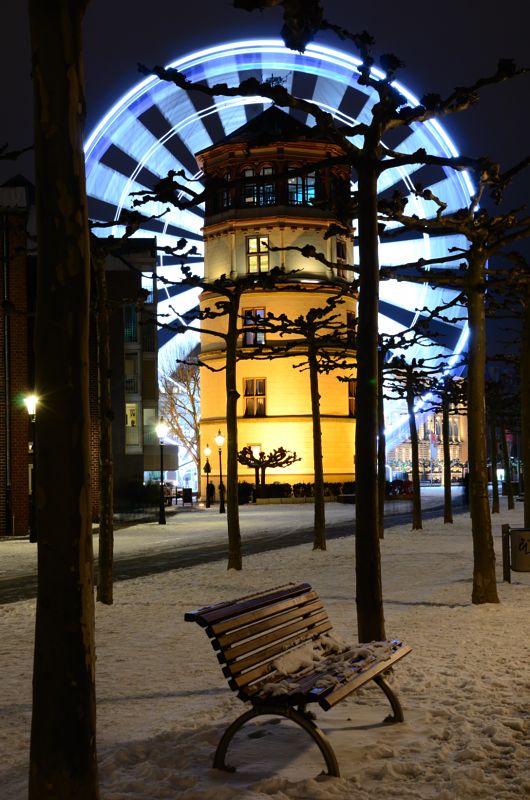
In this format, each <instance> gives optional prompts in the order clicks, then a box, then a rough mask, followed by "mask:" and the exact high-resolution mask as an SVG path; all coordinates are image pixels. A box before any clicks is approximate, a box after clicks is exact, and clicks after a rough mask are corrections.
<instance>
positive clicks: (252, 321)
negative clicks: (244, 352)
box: [243, 308, 265, 347]
mask: <svg viewBox="0 0 530 800" xmlns="http://www.w3.org/2000/svg"><path fill="white" fill-rule="evenodd" d="M264 319H265V309H264V308H245V309H244V310H243V327H244V328H245V331H244V333H243V346H244V347H257V346H259V345H262V344H265V331H264V330H263V329H262V328H261V329H260V320H264Z"/></svg>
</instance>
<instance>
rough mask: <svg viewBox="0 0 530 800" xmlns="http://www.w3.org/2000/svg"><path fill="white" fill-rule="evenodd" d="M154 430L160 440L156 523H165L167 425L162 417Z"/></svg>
mask: <svg viewBox="0 0 530 800" xmlns="http://www.w3.org/2000/svg"><path fill="white" fill-rule="evenodd" d="M155 430H156V435H157V436H158V440H159V442H160V501H159V506H158V524H159V525H165V524H166V498H165V495H164V439H165V437H166V436H167V432H168V427H167V425H166V423H165V422H164V420H163V419H161V420H160V422H159V423H158V425H157V426H156V428H155Z"/></svg>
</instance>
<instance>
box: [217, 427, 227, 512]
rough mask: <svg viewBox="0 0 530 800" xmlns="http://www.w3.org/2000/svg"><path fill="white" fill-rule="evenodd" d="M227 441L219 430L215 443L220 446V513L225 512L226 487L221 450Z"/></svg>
mask: <svg viewBox="0 0 530 800" xmlns="http://www.w3.org/2000/svg"><path fill="white" fill-rule="evenodd" d="M224 443H225V437H224V436H223V434H222V433H221V431H219V432H218V434H217V436H216V437H215V444H216V445H217V447H218V448H219V513H220V514H224V513H225V487H224V485H223V464H222V460H221V450H222V447H223V445H224Z"/></svg>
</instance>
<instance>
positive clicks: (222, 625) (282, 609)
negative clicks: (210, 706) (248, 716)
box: [184, 583, 332, 700]
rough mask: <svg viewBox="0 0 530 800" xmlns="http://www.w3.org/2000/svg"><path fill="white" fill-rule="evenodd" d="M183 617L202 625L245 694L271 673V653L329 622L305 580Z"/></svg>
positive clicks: (323, 630)
mask: <svg viewBox="0 0 530 800" xmlns="http://www.w3.org/2000/svg"><path fill="white" fill-rule="evenodd" d="M184 618H185V619H186V620H187V621H188V622H197V623H198V624H199V625H201V627H203V628H205V629H206V633H207V634H208V636H209V637H210V639H211V642H212V646H213V648H214V649H215V650H216V651H217V658H218V659H219V662H220V663H221V664H222V665H223V673H224V675H225V676H226V677H227V678H228V684H229V686H230V688H231V689H233V690H234V691H236V692H238V695H239V697H241V698H242V699H243V700H247V699H250V698H252V696H253V694H255V693H256V692H257V691H259V689H260V687H261V686H262V685H263V683H264V682H266V681H267V680H270V679H271V677H274V675H275V674H276V668H275V666H274V661H275V659H277V658H278V657H279V656H283V655H284V654H286V653H288V652H289V651H290V650H293V649H295V648H297V647H300V646H301V645H302V644H304V643H305V642H308V641H310V640H312V639H315V638H317V637H318V636H320V635H322V634H323V633H326V632H327V631H330V630H331V628H332V625H331V622H330V621H329V618H328V615H327V613H326V611H325V609H324V607H323V605H322V602H321V601H320V598H319V596H318V593H317V592H315V591H314V590H313V589H312V588H311V586H310V585H309V584H308V583H301V584H297V585H294V584H289V585H287V586H282V587H278V588H277V589H274V590H272V591H268V592H266V593H258V594H254V595H249V596H248V597H244V598H239V599H238V600H235V601H230V602H225V603H218V604H216V605H212V606H205V607H204V608H199V609H197V610H195V611H190V612H188V613H186V614H185V617H184Z"/></svg>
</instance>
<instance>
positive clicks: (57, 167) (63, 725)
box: [28, 0, 99, 800]
mask: <svg viewBox="0 0 530 800" xmlns="http://www.w3.org/2000/svg"><path fill="white" fill-rule="evenodd" d="M85 7H86V3H85V2H78V3H75V2H72V0H68V2H67V0H55V2H51V3H42V2H40V0H29V20H30V33H31V47H32V67H33V84H34V97H35V163H36V189H37V231H38V281H37V282H38V289H37V314H36V335H35V354H36V389H37V392H38V394H39V396H40V398H41V402H40V404H39V414H38V420H37V425H38V444H39V446H38V451H37V454H36V455H37V462H38V472H37V475H38V481H39V483H38V486H37V487H36V488H37V496H36V502H37V525H38V588H37V611H36V624H35V651H34V671H33V710H32V720H31V745H30V770H29V795H28V796H29V800H72V798H75V799H76V800H97V798H98V797H99V790H98V776H97V760H96V706H95V653H94V586H93V578H92V572H93V554H92V521H91V507H90V488H89V487H90V481H89V465H90V459H89V403H88V333H89V311H90V308H89V283H90V259H89V231H88V221H87V204H86V190H85V171H84V154H83V121H84V109H85V101H84V91H83V77H82V76H83V72H82V22H83V15H84V10H85Z"/></svg>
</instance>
